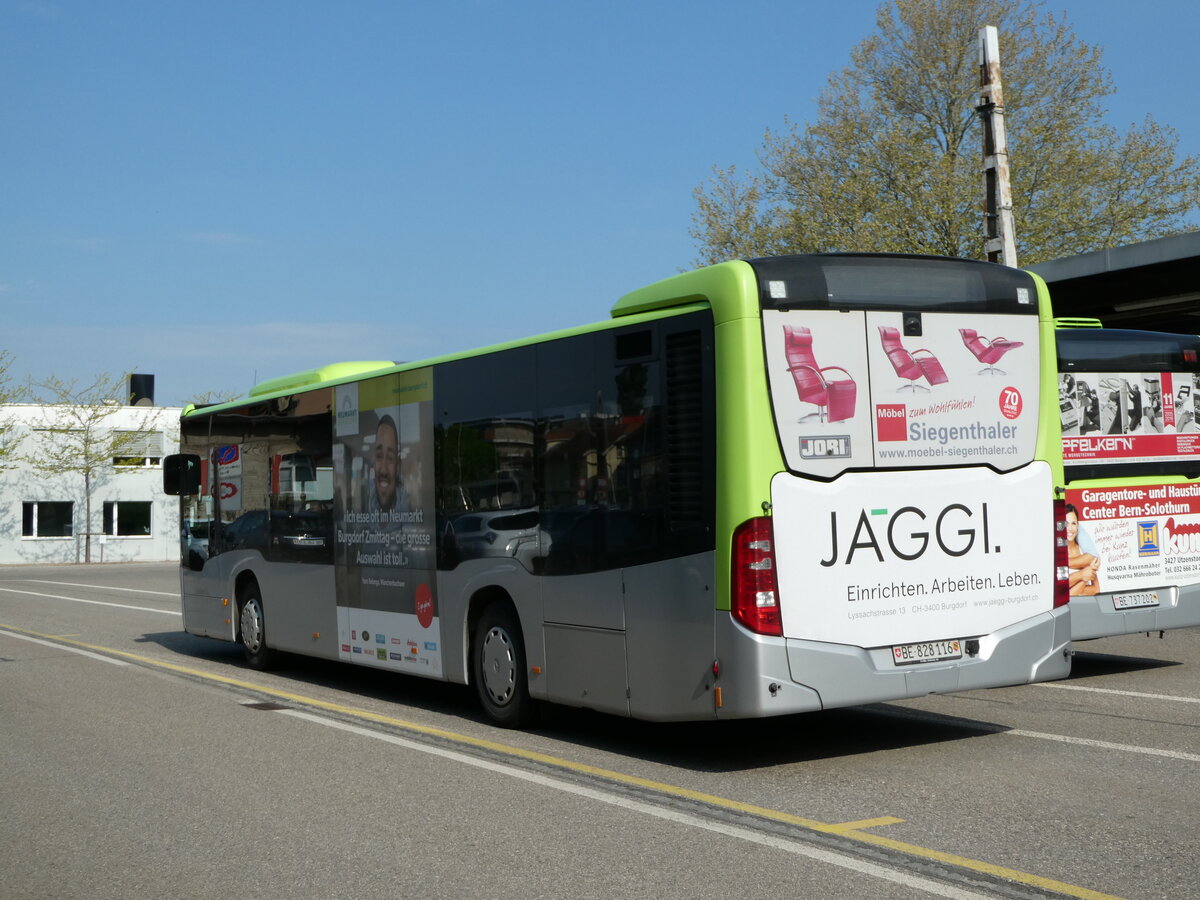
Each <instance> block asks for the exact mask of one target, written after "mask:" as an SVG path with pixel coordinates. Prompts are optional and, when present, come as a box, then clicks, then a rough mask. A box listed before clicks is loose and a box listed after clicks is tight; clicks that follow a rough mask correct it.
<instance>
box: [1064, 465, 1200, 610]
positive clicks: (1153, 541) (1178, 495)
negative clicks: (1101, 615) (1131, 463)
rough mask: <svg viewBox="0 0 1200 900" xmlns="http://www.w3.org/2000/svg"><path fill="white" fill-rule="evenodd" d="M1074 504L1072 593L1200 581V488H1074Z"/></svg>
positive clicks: (1070, 498)
mask: <svg viewBox="0 0 1200 900" xmlns="http://www.w3.org/2000/svg"><path fill="white" fill-rule="evenodd" d="M1067 503H1068V506H1067V549H1068V556H1069V565H1070V568H1071V593H1072V594H1074V595H1084V596H1087V595H1091V594H1111V593H1116V592H1120V591H1130V590H1138V589H1141V588H1150V587H1163V586H1165V585H1173V584H1196V583H1198V582H1200V484H1186V483H1167V484H1153V483H1150V484H1136V485H1123V486H1105V487H1094V488H1081V489H1076V488H1072V489H1070V490H1068V491H1067ZM1145 603H1146V605H1157V598H1151V597H1148V598H1147V599H1146V601H1145Z"/></svg>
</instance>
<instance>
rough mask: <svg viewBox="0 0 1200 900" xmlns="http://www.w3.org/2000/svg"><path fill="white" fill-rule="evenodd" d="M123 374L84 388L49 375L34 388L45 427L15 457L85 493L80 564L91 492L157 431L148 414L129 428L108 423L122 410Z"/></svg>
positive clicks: (87, 545) (88, 538) (88, 550)
mask: <svg viewBox="0 0 1200 900" xmlns="http://www.w3.org/2000/svg"><path fill="white" fill-rule="evenodd" d="M127 381H128V375H122V376H119V377H113V376H112V375H111V374H108V373H105V374H101V375H98V376H96V378H95V379H94V380H92V381H91V383H89V384H85V385H83V386H79V385H78V384H77V382H76V381H74V380H72V381H63V380H61V379H59V378H56V377H54V376H51V377H49V378H47V379H45V380H43V381H37V382H34V383H33V390H34V392H35V393H36V394H37V395H39V396H40V397H41V398H42V399H44V400H46V401H47V402H48V408H47V409H46V411H45V413H44V418H43V421H44V425H42V426H40V427H35V429H34V438H35V440H34V442H33V443H34V447H33V450H32V451H27V452H25V453H24V454H23V455H22V456H21V457H20V458H21V461H23V462H25V463H26V464H27V465H29V466H30V467H31V468H33V469H34V470H35V471H37V472H39V473H41V474H43V475H50V476H63V475H79V476H80V477H81V478H82V479H83V491H84V562H91V561H92V491H93V489H94V488H95V487H96V485H97V483H98V481H99V480H100V479H101V478H102V477H103V476H104V475H105V474H107V473H109V472H111V470H112V467H113V464H114V461H116V460H121V459H125V458H128V457H133V456H136V455H138V453H137V451H138V450H139V449H140V448H141V447H142V446H144V444H145V439H146V437H147V436H148V435H150V434H153V433H155V432H156V431H157V429H156V428H154V427H152V426H151V425H150V422H149V417H150V415H149V413H147V414H144V415H142V416H141V417H140V421H139V422H137V423H136V425H135V426H134V427H128V426H126V427H122V428H114V427H112V423H111V422H110V421H109V420H110V419H111V418H112V417H113V416H114V415H115V414H117V413H118V412H120V411H121V410H123V409H129V407H128V406H127V405H126V404H127V402H128V397H127V396H126V384H127Z"/></svg>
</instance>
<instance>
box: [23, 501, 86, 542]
mask: <svg viewBox="0 0 1200 900" xmlns="http://www.w3.org/2000/svg"><path fill="white" fill-rule="evenodd" d="M74 519H75V504H74V503H70V502H66V503H64V502H54V503H39V502H31V503H30V502H27V503H22V504H21V536H22V537H70V536H71V535H72V534H73V533H74V529H73V527H72V526H73V522H74Z"/></svg>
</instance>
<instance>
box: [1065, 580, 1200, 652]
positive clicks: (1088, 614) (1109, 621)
mask: <svg viewBox="0 0 1200 900" xmlns="http://www.w3.org/2000/svg"><path fill="white" fill-rule="evenodd" d="M1149 591H1154V592H1156V593H1157V594H1158V605H1157V606H1145V607H1138V608H1134V609H1118V608H1117V606H1116V603H1115V602H1114V600H1113V597H1114V596H1120V594H1119V593H1118V594H1116V595H1114V594H1096V595H1094V596H1091V597H1072V598H1071V637H1072V638H1073V639H1074V640H1077V641H1087V640H1092V639H1093V638H1102V637H1113V636H1115V635H1118V634H1137V633H1138V632H1141V631H1168V630H1170V629H1172V628H1189V627H1191V626H1194V625H1200V584H1187V585H1183V586H1182V587H1174V586H1170V587H1158V588H1154V587H1150V588H1146V589H1145V590H1144V591H1126V592H1123V593H1126V594H1137V593H1146V592H1149Z"/></svg>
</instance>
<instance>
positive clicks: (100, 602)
mask: <svg viewBox="0 0 1200 900" xmlns="http://www.w3.org/2000/svg"><path fill="white" fill-rule="evenodd" d="M0 591H4V592H5V593H8V594H25V595H27V596H30V597H45V598H46V599H48V600H70V601H71V602H72V603H90V604H91V605H93V606H111V607H114V608H116V609H134V610H137V611H138V612H151V613H162V614H163V615H165V616H179V615H183V614H182V613H181V612H180V611H179V610H177V609H154V608H153V607H151V606H129V605H128V604H126V603H107V602H105V601H103V600H84V599H83V598H82V597H64V596H62V595H61V594H42V593H39V592H37V591H18V590H17V589H16V588H7V587H0Z"/></svg>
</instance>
